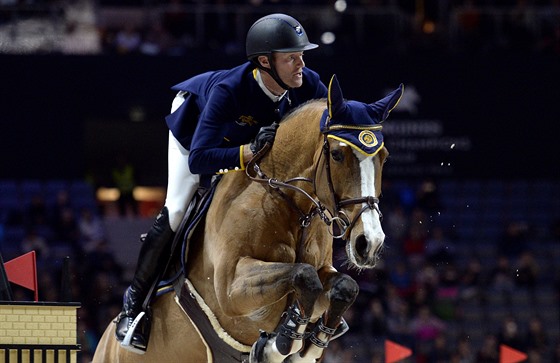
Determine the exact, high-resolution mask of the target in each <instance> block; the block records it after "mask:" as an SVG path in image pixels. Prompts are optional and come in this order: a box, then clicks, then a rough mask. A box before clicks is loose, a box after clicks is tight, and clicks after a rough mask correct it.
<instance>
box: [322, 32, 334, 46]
mask: <svg viewBox="0 0 560 363" xmlns="http://www.w3.org/2000/svg"><path fill="white" fill-rule="evenodd" d="M335 40H336V35H334V33H333V32H324V33H323V34H322V35H321V43H323V44H325V45H329V44H332V43H334V41H335Z"/></svg>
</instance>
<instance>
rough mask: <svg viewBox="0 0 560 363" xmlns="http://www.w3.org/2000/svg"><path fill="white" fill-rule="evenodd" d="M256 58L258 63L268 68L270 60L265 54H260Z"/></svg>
mask: <svg viewBox="0 0 560 363" xmlns="http://www.w3.org/2000/svg"><path fill="white" fill-rule="evenodd" d="M257 60H258V61H259V63H260V65H261V66H263V67H265V68H270V62H269V60H268V57H267V56H265V55H261V56H259V57H258V58H257Z"/></svg>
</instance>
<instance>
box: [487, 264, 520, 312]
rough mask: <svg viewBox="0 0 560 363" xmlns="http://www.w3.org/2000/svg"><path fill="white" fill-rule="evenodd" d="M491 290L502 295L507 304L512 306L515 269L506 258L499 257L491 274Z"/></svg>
mask: <svg viewBox="0 0 560 363" xmlns="http://www.w3.org/2000/svg"><path fill="white" fill-rule="evenodd" d="M489 280H490V288H491V289H493V290H494V291H495V292H497V293H500V294H501V295H502V297H503V298H504V300H505V303H506V304H508V305H510V304H511V295H512V294H513V293H514V288H515V284H514V281H513V269H512V268H511V264H510V262H509V259H508V258H507V257H506V256H498V260H497V261H496V264H495V267H494V268H493V269H492V271H491V272H490V279H489Z"/></svg>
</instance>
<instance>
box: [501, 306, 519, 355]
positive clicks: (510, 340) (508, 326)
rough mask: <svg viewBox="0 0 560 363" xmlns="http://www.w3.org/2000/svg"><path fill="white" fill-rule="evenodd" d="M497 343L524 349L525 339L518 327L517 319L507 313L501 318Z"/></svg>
mask: <svg viewBox="0 0 560 363" xmlns="http://www.w3.org/2000/svg"><path fill="white" fill-rule="evenodd" d="M497 338H498V344H505V345H507V346H509V347H511V348H513V349H517V350H520V351H524V350H525V340H524V337H523V335H522V334H521V330H520V329H519V323H518V322H517V319H516V318H515V317H514V316H513V315H511V314H508V315H507V316H506V317H505V318H504V319H503V320H502V324H501V327H500V330H499V332H498V334H497Z"/></svg>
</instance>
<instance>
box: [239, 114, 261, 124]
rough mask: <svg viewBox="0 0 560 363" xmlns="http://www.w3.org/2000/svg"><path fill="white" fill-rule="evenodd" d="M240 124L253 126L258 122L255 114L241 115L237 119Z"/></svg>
mask: <svg viewBox="0 0 560 363" xmlns="http://www.w3.org/2000/svg"><path fill="white" fill-rule="evenodd" d="M235 123H237V124H238V125H239V126H253V125H256V124H258V122H257V120H255V119H254V118H253V116H239V119H238V120H237V121H235Z"/></svg>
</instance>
